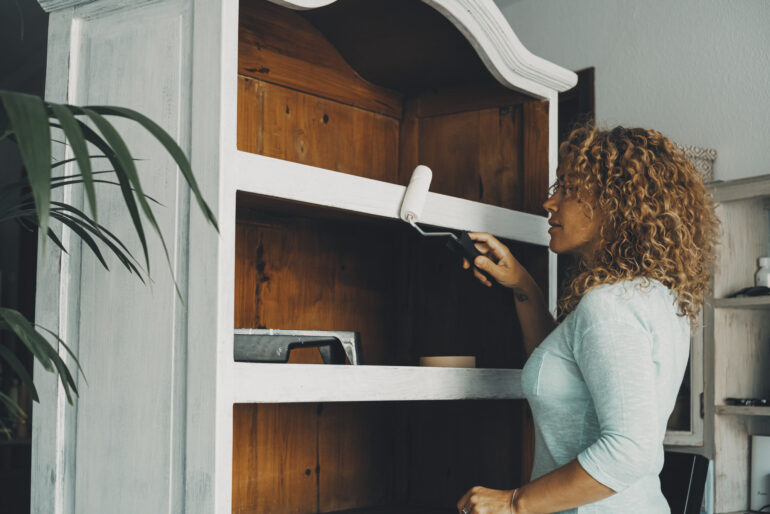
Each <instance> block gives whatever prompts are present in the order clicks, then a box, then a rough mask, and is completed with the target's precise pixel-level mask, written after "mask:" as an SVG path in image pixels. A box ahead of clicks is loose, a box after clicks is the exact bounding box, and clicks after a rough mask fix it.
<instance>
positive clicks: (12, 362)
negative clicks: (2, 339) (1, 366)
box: [0, 344, 40, 402]
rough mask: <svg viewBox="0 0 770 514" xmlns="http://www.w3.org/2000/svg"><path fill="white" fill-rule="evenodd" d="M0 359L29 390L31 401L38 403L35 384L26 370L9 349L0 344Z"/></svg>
mask: <svg viewBox="0 0 770 514" xmlns="http://www.w3.org/2000/svg"><path fill="white" fill-rule="evenodd" d="M0 358H1V359H3V360H4V361H5V362H7V363H8V365H9V366H11V369H13V371H14V373H16V376H18V377H19V378H20V379H21V381H22V382H23V383H24V385H25V386H27V389H29V392H30V394H31V395H32V399H33V400H34V401H36V402H39V401H40V398H38V396H37V389H35V383H34V382H33V381H32V377H31V376H30V374H29V372H28V371H27V368H25V367H24V364H22V363H21V361H20V360H19V358H18V357H16V355H15V354H14V353H13V352H12V351H11V350H10V349H9V348H7V347H5V346H3V345H1V344H0Z"/></svg>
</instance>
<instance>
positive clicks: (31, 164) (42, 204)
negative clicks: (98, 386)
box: [0, 91, 219, 415]
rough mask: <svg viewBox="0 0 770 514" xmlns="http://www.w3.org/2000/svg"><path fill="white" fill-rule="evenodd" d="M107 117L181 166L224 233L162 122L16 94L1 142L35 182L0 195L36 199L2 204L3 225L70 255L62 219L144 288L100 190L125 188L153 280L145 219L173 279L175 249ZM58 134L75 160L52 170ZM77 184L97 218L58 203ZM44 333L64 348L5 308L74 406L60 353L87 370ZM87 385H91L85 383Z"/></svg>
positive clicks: (2, 114) (12, 359) (2, 121)
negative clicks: (8, 142) (104, 221)
mask: <svg viewBox="0 0 770 514" xmlns="http://www.w3.org/2000/svg"><path fill="white" fill-rule="evenodd" d="M78 116H84V117H87V118H88V120H89V121H90V122H91V123H92V124H93V127H95V128H91V127H90V126H89V125H87V124H86V123H84V122H83V121H82V120H81V119H79V118H78ZM105 116H117V117H121V118H126V119H130V120H133V121H134V122H136V123H138V124H139V125H140V126H141V127H143V128H144V129H145V130H147V131H148V132H149V133H150V134H151V135H152V136H153V137H154V138H155V139H156V140H158V141H159V142H160V143H161V145H162V146H163V147H164V149H165V150H166V151H167V152H168V153H169V155H171V156H172V157H173V159H174V161H175V162H176V164H177V165H178V166H179V169H180V171H181V173H182V175H183V176H184V178H185V180H186V181H187V183H188V185H189V186H190V190H191V192H192V194H193V195H194V196H195V199H196V201H197V203H198V205H199V207H200V208H201V210H202V212H203V214H204V216H205V217H206V219H207V220H208V221H209V222H210V223H211V224H212V225H214V227H215V228H216V230H217V231H218V230H219V227H218V224H217V221H216V218H215V216H214V212H213V211H212V210H211V209H210V208H209V206H208V205H207V204H206V202H205V201H204V200H203V197H202V195H201V192H200V189H199V187H198V184H197V182H196V181H195V178H194V176H193V173H192V168H191V166H190V163H189V161H188V159H187V157H186V156H185V154H184V152H183V151H182V149H181V148H180V147H179V145H177V144H176V142H175V141H174V140H173V139H172V138H171V136H169V135H168V134H167V133H166V132H165V131H164V130H163V129H162V128H161V127H160V126H159V125H157V124H156V123H155V122H153V121H152V120H150V119H149V118H147V117H146V116H144V115H142V114H140V113H138V112H136V111H133V110H131V109H125V108H121V107H112V106H92V107H83V108H80V107H76V106H71V105H66V104H53V103H49V102H43V101H42V100H41V99H40V98H38V97H35V96H30V95H23V94H20V93H15V92H10V91H0V139H3V138H6V137H9V136H10V137H12V138H13V139H14V140H15V141H16V143H17V145H18V147H19V150H20V154H21V157H22V161H23V163H24V167H25V169H26V172H27V181H26V182H24V181H23V182H21V183H19V184H11V185H9V186H4V187H3V188H2V189H0V194H2V195H3V196H6V195H7V194H10V193H11V192H12V191H13V190H14V189H19V188H21V189H23V188H25V187H27V185H29V191H28V192H27V191H23V192H22V194H21V195H20V197H21V199H20V200H18V201H16V202H14V203H16V205H11V206H10V207H8V206H6V205H5V204H6V203H7V202H5V201H0V206H2V208H1V209H0V221H3V220H9V219H15V220H16V221H18V222H19V223H20V224H21V225H22V226H24V227H27V228H31V227H34V225H37V226H38V227H39V228H40V229H41V230H42V233H45V234H47V235H48V238H50V239H51V240H52V241H53V242H54V244H56V246H57V247H58V248H60V249H61V250H62V251H64V252H66V251H67V250H66V249H65V248H64V246H63V244H62V241H61V240H60V239H59V237H58V236H57V234H56V233H55V232H54V231H53V230H52V229H51V228H49V226H48V225H49V220H50V219H51V218H53V219H56V220H57V221H59V222H61V223H62V224H63V225H64V226H65V227H67V228H69V229H70V230H71V231H72V232H73V233H74V234H76V235H77V236H78V237H79V238H80V239H81V241H83V242H84V243H85V245H86V246H87V247H88V248H90V250H91V251H92V252H93V253H94V255H95V256H96V258H97V259H98V260H99V261H100V263H101V264H102V266H104V267H105V268H106V269H107V262H106V259H105V258H104V255H103V254H102V249H101V248H100V244H99V243H101V244H103V245H105V247H106V248H109V250H110V251H111V252H112V253H113V254H114V255H115V256H116V257H117V258H118V260H119V261H120V262H121V264H123V265H124V266H125V267H126V268H127V269H128V270H129V272H131V273H134V272H136V274H137V275H138V276H139V278H140V280H142V281H143V282H144V279H143V278H142V273H141V269H140V267H139V263H138V262H137V261H136V259H135V258H134V256H133V255H132V254H131V252H130V251H129V250H128V248H127V247H126V245H124V244H123V242H122V241H120V239H118V238H117V237H116V236H115V235H114V234H113V233H112V232H110V231H109V230H107V229H106V228H105V227H104V226H102V225H101V224H99V222H98V212H97V198H96V196H97V195H96V188H95V184H100V183H103V184H111V185H117V186H118V187H120V190H121V194H122V196H123V200H124V203H125V205H126V208H127V210H128V213H129V215H130V217H131V222H132V224H133V227H134V229H135V230H136V233H137V236H138V238H139V241H140V244H141V246H142V251H143V253H144V261H145V264H146V268H147V274H148V277H149V272H150V260H149V252H148V245H147V239H146V235H145V231H144V226H143V223H142V214H143V215H144V216H145V217H146V218H147V220H148V221H149V223H150V225H151V226H152V228H153V230H154V231H155V232H156V233H157V234H158V236H159V239H160V241H161V244H162V246H163V250H164V253H165V256H166V261H167V263H168V265H169V268H170V269H171V274H172V277H173V274H174V272H173V267H172V263H171V258H170V255H169V252H168V248H167V246H166V242H165V240H164V238H163V235H162V233H161V231H160V227H159V225H158V222H157V220H156V218H155V215H154V213H153V211H152V209H151V207H150V204H149V202H153V203H155V204H158V202H157V201H156V200H155V199H153V198H151V197H150V196H148V195H146V194H145V193H144V191H143V189H142V184H141V182H140V179H139V174H138V172H137V168H136V166H135V164H134V161H135V159H134V158H133V157H132V156H131V153H130V152H129V149H128V147H127V145H126V144H125V142H124V141H123V138H122V137H121V136H120V134H119V133H118V131H117V130H116V129H115V128H114V127H113V125H112V124H111V123H110V122H109V121H107V119H106V118H105ZM51 127H53V128H58V129H61V130H62V132H63V133H64V136H65V138H64V139H66V141H67V142H69V145H70V147H71V148H72V154H73V156H74V157H72V158H68V159H64V160H62V161H60V162H57V163H53V164H52V163H51V142H54V141H55V142H58V143H61V144H66V143H65V142H64V141H58V140H56V139H53V138H52V137H51V130H50V129H51ZM97 131H98V132H97ZM88 143H90V144H92V145H93V146H94V147H95V148H97V149H98V150H99V151H101V153H102V154H103V155H90V154H89V153H88V149H89V147H88ZM94 158H106V159H107V160H108V161H109V162H110V165H111V166H112V167H113V170H109V171H93V169H92V165H91V159H94ZM71 162H77V164H78V168H79V171H80V173H79V174H74V175H63V176H59V177H52V176H51V175H52V170H53V169H54V168H56V167H59V166H63V165H66V164H69V163H71ZM107 172H114V173H115V177H116V180H117V182H115V181H111V180H103V179H97V178H95V177H96V175H98V174H101V173H107ZM76 184H83V187H84V191H85V195H86V199H87V203H88V206H89V208H90V212H91V215H92V216H93V218H92V217H90V216H89V215H87V214H86V213H85V212H83V211H87V210H88V209H83V210H82V211H81V210H80V209H77V208H75V207H73V206H71V205H68V204H66V203H63V202H52V201H51V190H52V189H54V188H57V187H65V186H71V185H76ZM0 200H3V198H0ZM140 211H141V212H140ZM44 241H45V239H44ZM174 285H175V286H176V290H177V294H178V295H179V297H180V299H182V297H181V292H180V291H179V287H178V285H177V283H176V280H175V279H174ZM41 330H43V331H45V332H47V333H48V334H50V335H51V336H53V337H54V338H55V339H56V344H55V345H52V344H51V343H49V340H48V339H46V338H45V337H43V335H41V333H39V332H38V331H37V330H36V329H35V326H34V325H33V324H32V323H30V322H29V321H28V320H27V319H26V318H25V317H24V316H23V315H22V314H21V313H19V312H18V311H15V310H13V309H8V308H1V307H0V331H10V332H13V333H14V334H15V335H16V336H17V337H18V339H19V340H20V341H21V342H22V343H23V344H24V346H25V347H26V348H28V349H29V351H30V352H31V353H32V355H33V356H34V358H35V359H37V360H38V361H39V362H40V363H41V365H42V366H43V367H44V369H46V370H48V371H51V372H54V373H56V374H57V375H58V376H59V379H60V380H61V383H62V385H63V387H64V390H65V393H66V395H67V400H68V401H69V402H70V403H72V395H73V394H74V395H77V394H78V391H77V384H76V382H75V380H74V378H73V376H72V374H71V373H70V370H69V368H68V367H67V365H66V363H65V362H64V360H63V359H62V357H61V356H60V355H59V348H64V349H65V350H66V351H67V352H68V353H69V355H70V356H71V357H72V359H73V360H74V362H75V363H76V364H77V367H78V368H79V369H80V371H81V372H82V368H80V363H79V362H78V360H77V358H76V357H75V355H74V354H73V352H72V351H71V350H70V348H69V347H67V345H66V344H65V343H64V341H62V340H61V338H59V336H58V335H57V334H55V333H54V332H51V331H50V330H48V329H45V328H41ZM0 360H3V361H5V362H7V363H8V365H9V366H10V368H11V369H12V370H13V371H14V373H15V374H17V375H18V376H19V377H20V379H21V380H22V382H23V383H24V384H26V385H27V386H28V388H29V390H30V391H31V393H32V396H33V399H34V400H35V401H39V399H38V393H37V390H36V389H35V387H34V384H33V383H32V377H31V376H30V374H29V372H27V371H26V369H25V368H24V366H23V365H22V363H21V361H20V360H19V359H18V358H17V357H16V355H15V354H14V353H13V352H11V351H10V350H9V349H8V348H7V347H4V346H0ZM83 378H84V379H85V377H83ZM0 404H2V405H5V406H6V407H7V408H8V409H9V410H10V411H11V412H13V413H15V414H17V415H23V411H22V410H21V409H20V408H19V406H18V405H17V404H16V402H14V401H13V400H12V399H11V398H10V397H8V396H7V395H5V394H2V393H0Z"/></svg>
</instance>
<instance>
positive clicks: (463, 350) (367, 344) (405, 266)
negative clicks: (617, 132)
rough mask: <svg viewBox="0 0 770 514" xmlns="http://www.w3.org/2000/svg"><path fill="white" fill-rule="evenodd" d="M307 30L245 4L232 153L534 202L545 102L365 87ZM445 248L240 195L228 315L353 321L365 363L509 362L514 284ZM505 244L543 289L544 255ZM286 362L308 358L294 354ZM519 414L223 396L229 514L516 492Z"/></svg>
mask: <svg viewBox="0 0 770 514" xmlns="http://www.w3.org/2000/svg"><path fill="white" fill-rule="evenodd" d="M399 5H400V4H399ZM308 19H309V20H311V21H312V22H313V24H311V23H310V22H308ZM314 25H317V26H323V27H326V29H328V30H331V29H334V27H331V28H330V26H328V21H325V20H324V18H323V16H322V13H321V14H318V15H317V16H313V15H310V14H305V15H302V16H300V15H298V14H297V13H293V12H290V11H288V10H285V9H282V8H280V7H276V6H274V5H271V4H268V3H266V2H244V4H243V6H242V10H241V32H240V46H239V52H240V54H239V77H238V127H237V130H238V137H237V140H238V148H239V149H240V150H242V151H246V152H252V153H258V154H262V155H266V156H269V157H275V158H278V159H284V160H288V161H293V162H298V163H303V164H308V165H312V166H317V167H320V168H325V169H330V170H335V171H340V172H344V173H350V174H354V175H359V176H363V177H367V178H373V179H376V180H381V181H385V182H396V183H401V184H406V183H407V182H408V180H409V177H410V176H411V172H412V170H413V169H414V167H415V166H416V165H417V164H426V165H428V166H430V167H431V168H432V169H433V171H434V178H433V183H432V185H431V191H434V192H437V193H441V194H445V195H451V196H455V197H459V198H464V199H469V200H473V201H479V202H483V203H486V204H490V205H495V206H500V207H505V208H509V209H515V210H521V211H525V212H529V213H534V214H538V215H542V214H543V213H544V212H543V209H542V205H541V204H542V202H543V201H544V200H545V198H546V191H547V186H548V184H547V176H548V104H547V103H545V102H539V101H536V100H532V99H530V98H527V97H525V96H523V95H521V94H519V93H516V92H513V91H510V90H507V89H505V88H503V87H501V86H499V85H498V84H496V83H495V82H494V81H493V80H486V81H484V80H485V79H481V78H480V77H475V78H474V80H475V81H476V82H475V83H467V81H466V83H462V81H460V83H455V84H452V85H446V84H443V85H442V84H438V83H435V84H434V85H433V86H434V87H427V88H426V87H424V86H425V84H422V83H420V82H419V80H418V78H415V79H414V80H415V81H414V82H413V83H412V84H411V86H410V85H409V84H404V83H403V77H402V81H401V82H398V81H396V82H398V83H399V87H403V91H404V92H403V94H402V93H400V92H397V91H394V90H390V89H387V88H382V87H380V86H375V85H373V84H371V83H369V82H367V81H366V80H364V79H363V78H361V77H360V76H359V75H358V74H357V73H356V72H355V70H353V69H352V68H351V67H350V66H349V65H348V64H347V63H346V62H345V60H344V59H343V58H342V56H341V54H340V52H338V50H337V48H335V46H334V45H332V43H331V42H330V41H329V40H327V38H326V34H323V33H321V31H320V30H319V29H318V28H317V26H314ZM337 28H338V27H337ZM334 30H336V29H334ZM335 41H336V37H335ZM337 43H339V44H342V45H344V44H345V43H340V42H339V41H337ZM351 51H352V50H351V48H350V47H347V48H346V50H345V52H346V53H350V52H351ZM415 77H417V75H415ZM420 80H421V79H420ZM443 244H444V242H443V241H440V240H431V239H428V238H422V237H420V236H419V235H417V234H416V233H415V232H414V231H413V230H412V229H410V228H409V227H406V226H405V225H403V226H402V225H400V224H399V225H388V224H387V223H381V222H380V223H373V222H371V220H369V221H367V220H362V219H352V218H351V219H345V218H344V217H342V216H335V217H332V218H328V217H324V216H315V215H314V212H313V209H312V208H310V207H308V208H305V209H303V210H301V211H298V213H295V214H291V213H287V212H285V211H280V210H276V209H274V208H272V206H271V204H270V203H269V202H264V203H263V204H260V201H259V199H258V198H256V199H251V200H249V206H248V208H247V209H244V208H241V209H240V210H239V211H238V222H237V224H236V252H235V253H236V263H235V276H236V280H235V320H234V322H235V326H236V327H237V328H278V329H291V328H295V329H302V330H356V331H359V332H360V333H361V336H362V343H363V354H364V359H365V362H366V363H367V364H380V365H416V364H417V361H418V359H419V357H420V356H423V355H441V354H460V355H475V356H476V357H477V365H478V366H479V367H498V368H499V367H509V368H520V367H521V366H522V365H523V361H524V358H523V352H522V349H521V342H520V338H521V335H520V326H519V322H518V319H517V318H516V314H515V306H514V303H513V297H512V295H511V294H510V291H508V290H506V289H504V288H499V287H496V288H492V289H487V288H485V287H483V286H481V285H480V284H478V283H477V281H476V280H475V279H474V278H473V277H472V276H471V274H470V273H468V272H467V271H464V270H462V269H461V267H460V258H459V257H458V256H455V255H453V254H451V253H449V252H448V251H447V250H446V249H445V248H444V247H443ZM506 244H508V245H509V247H510V248H511V250H512V252H513V253H514V255H515V256H516V257H517V259H519V260H520V261H521V262H522V264H524V265H525V267H527V269H529V270H530V272H531V273H532V275H533V276H534V277H535V279H536V281H537V282H538V284H539V285H540V286H541V287H542V288H543V290H544V291H545V290H547V278H548V274H547V271H548V270H547V261H548V259H547V252H546V249H545V248H543V247H540V246H535V245H529V244H523V243H513V242H510V241H506ZM290 362H292V363H320V362H321V360H320V356H319V354H318V351H317V349H306V350H301V351H294V352H292V354H291V358H290ZM522 412H523V411H522V406H521V402H519V401H476V402H471V401H454V402H399V403H388V402H376V403H366V402H358V403H327V404H294V405H292V404H286V405H272V404H259V405H257V404H249V405H237V406H236V408H235V410H234V420H233V422H234V443H233V444H234V448H233V458H234V461H233V476H234V482H233V512H239V513H247V512H248V513H250V512H257V511H262V512H264V511H267V512H276V513H278V512H333V511H341V510H346V509H365V508H375V507H378V506H380V507H382V508H387V507H386V506H388V505H409V506H410V507H412V506H414V507H417V508H425V509H441V508H445V509H451V508H452V507H453V506H454V503H455V502H456V501H457V499H458V498H459V496H460V495H462V494H463V493H464V492H465V491H466V490H467V489H469V488H470V487H472V486H473V485H482V484H483V485H485V486H488V487H497V488H512V487H515V486H517V485H520V483H521V480H522V468H523V470H524V473H525V474H526V475H527V476H528V473H529V467H530V466H531V453H532V452H531V445H532V442H531V432H528V430H531V428H528V426H527V424H526V421H527V420H526V416H523V415H522ZM525 434H528V435H525ZM522 446H523V448H524V450H525V451H524V452H522ZM528 462H529V463H528ZM307 470H311V473H310V474H309V475H307ZM281 476H285V477H286V478H285V480H281V479H280V477H281ZM295 492H296V495H295Z"/></svg>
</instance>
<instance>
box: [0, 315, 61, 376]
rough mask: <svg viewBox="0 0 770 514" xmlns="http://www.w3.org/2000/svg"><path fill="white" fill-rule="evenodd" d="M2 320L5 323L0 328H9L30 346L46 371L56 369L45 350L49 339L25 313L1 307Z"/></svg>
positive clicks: (0, 318)
mask: <svg viewBox="0 0 770 514" xmlns="http://www.w3.org/2000/svg"><path fill="white" fill-rule="evenodd" d="M0 321H2V322H3V325H0V330H2V329H8V330H10V331H11V332H13V333H14V334H16V337H18V338H19V340H20V341H21V342H22V343H24V345H25V346H26V347H27V348H29V350H30V351H31V352H32V354H33V355H34V356H35V358H36V359H37V360H38V361H40V364H42V365H43V367H44V368H45V369H46V371H53V370H54V367H53V364H52V363H51V358H50V357H49V355H48V352H46V350H45V347H46V346H47V345H48V341H46V340H45V339H43V337H42V336H41V335H40V334H38V333H37V332H35V329H34V327H33V326H32V325H31V324H30V322H29V321H27V318H25V317H24V315H23V314H21V313H20V312H18V311H15V310H13V309H8V308H1V307H0Z"/></svg>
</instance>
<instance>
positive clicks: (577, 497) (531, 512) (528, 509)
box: [513, 460, 615, 514]
mask: <svg viewBox="0 0 770 514" xmlns="http://www.w3.org/2000/svg"><path fill="white" fill-rule="evenodd" d="M613 494H615V491H613V490H612V489H610V488H609V487H607V486H606V485H604V484H602V483H601V482H598V481H597V480H596V479H595V478H594V477H592V476H591V475H589V474H588V473H586V471H585V470H584V469H583V467H582V466H581V465H580V464H579V463H578V461H577V460H573V461H572V462H570V463H569V464H567V465H565V466H562V467H560V468H559V469H556V470H554V471H551V472H550V473H548V474H547V475H543V476H542V477H540V478H538V479H537V480H535V481H534V482H530V483H529V484H527V485H525V486H522V487H519V489H518V492H517V493H516V498H515V499H514V502H513V512H514V514H540V513H549V512H559V511H562V510H567V509H574V508H575V507H579V506H580V505H585V504H587V503H593V502H597V501H599V500H603V499H604V498H607V497H609V496H612V495H613Z"/></svg>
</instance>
